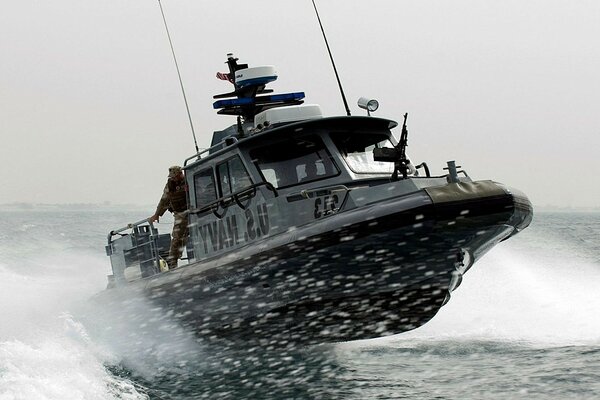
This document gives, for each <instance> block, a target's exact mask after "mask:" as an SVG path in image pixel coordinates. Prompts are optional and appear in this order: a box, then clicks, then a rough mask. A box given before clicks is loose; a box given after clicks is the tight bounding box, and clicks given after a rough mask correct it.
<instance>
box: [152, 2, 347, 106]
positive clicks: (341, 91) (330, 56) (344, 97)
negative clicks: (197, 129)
mask: <svg viewBox="0 0 600 400" xmlns="http://www.w3.org/2000/svg"><path fill="white" fill-rule="evenodd" d="M159 1H160V0H159ZM312 3H313V7H314V8H315V13H316V14H317V19H318V20H319V26H320V27H321V32H323V39H325V45H326V46H327V52H328V53H329V58H330V59H331V64H332V65H333V72H335V77H336V79H337V83H338V86H339V87H340V93H341V94H342V100H343V101H344V107H346V115H348V116H349V115H350V108H348V102H347V101H346V95H344V89H343V88H342V82H340V76H339V75H338V72H337V68H336V67H335V61H333V56H332V55H331V49H330V48H329V43H328V42H327V36H325V30H324V29H323V24H322V23H321V18H320V17H319V11H318V10H317V5H316V4H315V0H312Z"/></svg>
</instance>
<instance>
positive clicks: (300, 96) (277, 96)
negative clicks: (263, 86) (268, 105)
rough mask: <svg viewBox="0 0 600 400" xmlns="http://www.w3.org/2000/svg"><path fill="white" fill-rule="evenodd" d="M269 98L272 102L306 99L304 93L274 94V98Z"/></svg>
mask: <svg viewBox="0 0 600 400" xmlns="http://www.w3.org/2000/svg"><path fill="white" fill-rule="evenodd" d="M267 97H270V101H293V100H302V99H303V98H304V92H296V93H283V94H274V95H272V96H267Z"/></svg>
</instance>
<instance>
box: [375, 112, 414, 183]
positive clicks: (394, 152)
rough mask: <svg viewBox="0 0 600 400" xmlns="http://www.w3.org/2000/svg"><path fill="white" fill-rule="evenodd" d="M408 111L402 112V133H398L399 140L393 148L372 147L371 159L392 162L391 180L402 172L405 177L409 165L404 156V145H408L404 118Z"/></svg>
mask: <svg viewBox="0 0 600 400" xmlns="http://www.w3.org/2000/svg"><path fill="white" fill-rule="evenodd" d="M407 118H408V113H405V114H404V123H403V124H402V134H401V135H400V141H399V142H398V144H397V145H396V146H395V147H393V148H388V147H383V148H375V149H373V159H374V160H375V161H383V162H393V163H394V173H393V174H392V180H394V181H397V180H398V179H399V175H400V174H402V179H406V177H407V176H408V173H409V171H410V170H411V167H410V160H409V159H408V158H406V146H407V145H408V129H407V128H406V119H407Z"/></svg>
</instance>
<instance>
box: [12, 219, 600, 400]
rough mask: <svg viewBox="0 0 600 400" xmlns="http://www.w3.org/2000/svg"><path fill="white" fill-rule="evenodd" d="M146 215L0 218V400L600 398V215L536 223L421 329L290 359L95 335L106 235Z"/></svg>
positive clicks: (171, 333) (295, 353)
mask: <svg viewBox="0 0 600 400" xmlns="http://www.w3.org/2000/svg"><path fill="white" fill-rule="evenodd" d="M146 214H148V210H144V209H136V208H131V209H128V210H115V209H111V208H103V209H99V208H89V209H79V210H75V209H73V208H71V209H69V208H62V209H59V208H33V209H25V210H13V211H3V212H0V400H12V399H28V400H29V399H61V400H62V399H204V398H207V399H208V398H210V399H216V398H225V399H227V398H231V399H246V398H257V399H293V398H296V399H311V398H321V399H338V398H339V399H367V398H378V399H401V398H411V399H514V398H527V399H547V398H553V399H563V398H564V399H567V398H568V399H571V398H580V399H593V398H600V288H599V286H600V241H599V240H598V238H599V237H600V213H537V214H536V216H535V218H534V221H533V223H532V225H531V226H530V227H529V228H528V229H527V230H525V231H524V232H522V233H520V234H519V235H517V236H516V237H514V238H512V239H510V240H508V241H506V242H504V243H501V244H500V245H498V246H497V247H496V248H494V249H493V250H492V251H491V252H490V253H488V254H487V255H486V256H485V257H484V258H483V259H482V260H480V262H478V263H477V264H476V265H475V266H474V267H473V268H472V269H471V270H470V271H469V272H468V273H467V274H466V275H465V279H464V280H463V283H462V285H461V286H460V287H459V288H458V289H457V291H455V292H454V293H453V296H452V299H451V300H450V302H449V303H448V304H447V305H446V306H444V308H443V309H442V310H441V311H440V312H439V313H438V315H437V316H436V317H434V319H433V320H432V321H431V322H429V323H428V324H426V325H425V326H423V327H421V328H419V329H416V330H414V331H412V332H407V333H405V334H400V335H395V336H392V337H387V338H382V339H374V340H367V341H359V342H351V343H342V344H335V345H321V346H312V347H301V348H286V349H277V348H268V347H266V348H258V347H246V346H244V345H243V344H239V345H236V346H232V347H228V348H223V347H215V346H210V345H206V344H203V343H202V342H201V341H198V340H194V339H192V336H188V337H185V336H183V337H184V338H185V339H184V340H182V339H181V338H182V336H181V335H180V334H175V331H176V330H175V329H174V328H173V329H171V328H170V329H169V330H167V331H164V330H157V331H156V335H155V337H153V338H150V339H148V338H146V339H144V340H140V341H137V342H134V343H128V345H127V346H123V345H122V344H121V340H120V339H122V333H118V332H115V334H114V336H113V337H111V336H110V335H108V337H106V336H104V337H102V339H101V340H100V339H99V338H97V337H96V336H95V335H94V332H92V331H91V329H92V328H90V327H89V326H88V325H85V324H83V323H82V321H84V320H86V318H89V317H91V316H92V315H85V314H82V312H84V313H85V311H82V310H86V308H85V307H82V305H85V304H86V303H87V300H88V299H89V298H90V297H91V296H92V295H94V294H95V293H97V292H99V291H101V290H103V289H104V287H105V284H106V275H107V273H109V260H108V257H106V254H105V251H104V246H105V244H106V236H107V233H108V231H110V230H111V229H114V228H119V227H122V226H124V225H125V223H126V222H131V221H137V220H139V219H142V218H143V217H144V216H147V215H146ZM168 222H169V221H167V222H166V223H164V222H163V223H161V224H160V227H161V230H163V231H168V230H169V228H170V226H169V223H168ZM88 313H93V311H89V310H88ZM135 329H136V327H131V329H130V334H135ZM175 338H177V340H175Z"/></svg>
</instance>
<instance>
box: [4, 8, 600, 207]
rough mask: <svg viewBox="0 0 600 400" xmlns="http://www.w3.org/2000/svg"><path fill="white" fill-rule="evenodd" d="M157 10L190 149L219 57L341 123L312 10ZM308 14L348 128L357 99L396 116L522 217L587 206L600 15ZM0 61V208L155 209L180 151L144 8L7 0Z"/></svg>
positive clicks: (203, 139) (593, 166) (223, 119)
mask: <svg viewBox="0 0 600 400" xmlns="http://www.w3.org/2000/svg"><path fill="white" fill-rule="evenodd" d="M161 4H162V5H163V8H164V11H165V15H166V17H167V22H168V24H169V29H170V32H171V37H172V39H173V43H174V46H175V52H176V55H177V58H178V62H179V66H180V69H181V74H182V78H183V82H184V85H185V88H186V94H187V98H188V102H189V105H190V109H191V115H192V119H193V123H194V127H195V130H196V135H197V139H198V145H199V146H200V147H207V146H208V144H209V143H210V140H211V137H212V132H213V131H215V130H220V129H223V128H225V127H227V126H229V125H231V124H232V123H234V119H233V117H228V116H220V115H217V114H216V112H215V111H214V110H213V108H212V103H213V101H214V100H213V98H212V96H213V95H215V94H219V93H225V92H228V91H229V90H230V89H231V87H230V85H229V84H228V83H226V82H223V81H219V80H217V79H216V78H215V73H216V72H217V71H221V72H226V71H227V69H226V66H225V64H224V63H225V61H226V54H227V53H230V52H232V53H234V54H235V55H236V56H237V57H239V58H240V62H244V63H248V64H250V66H260V65H274V66H275V67H276V69H277V71H278V74H279V79H278V80H277V81H276V82H274V83H272V84H271V85H270V87H271V88H273V89H275V90H276V91H277V92H285V91H304V92H305V93H306V99H305V101H306V103H307V104H315V103H316V104H320V105H321V107H322V110H323V112H324V114H325V115H327V116H332V115H343V114H345V111H344V106H343V103H342V101H341V98H340V95H339V90H338V88H337V82H336V80H335V76H334V74H333V69H332V67H331V64H330V61H329V58H328V55H327V50H326V47H325V44H324V42H323V39H322V36H321V31H320V29H319V26H318V22H317V19H316V17H315V14H314V9H313V7H312V3H311V1H310V0H230V1H227V2H214V1H203V0H194V1H192V0H162V2H161ZM317 6H318V7H319V12H320V15H321V19H322V22H323V24H324V28H325V31H326V33H327V36H328V40H329V44H330V46H331V49H332V52H333V55H334V58H335V60H336V64H337V69H338V72H339V74H340V78H341V80H342V84H343V87H344V90H345V93H346V97H347V98H348V102H349V104H350V108H351V111H352V113H353V115H362V114H364V112H363V110H360V109H359V108H358V107H357V105H356V100H357V99H358V98H359V97H361V96H366V97H372V98H375V99H377V100H378V101H379V103H380V108H379V110H378V111H377V112H376V113H375V115H377V116H380V117H386V118H391V119H395V120H398V121H399V120H401V118H402V115H403V114H404V113H405V112H408V113H409V132H410V136H409V147H408V154H409V156H410V158H411V160H412V161H413V162H414V163H420V162H422V161H426V162H427V163H428V164H429V166H430V168H431V169H432V172H434V173H435V174H442V173H443V171H442V168H443V167H444V166H445V164H446V161H448V160H456V162H457V164H458V165H460V166H462V167H463V168H464V169H465V170H466V171H467V173H469V175H470V176H471V177H472V178H473V179H492V180H495V181H499V182H502V183H504V184H506V185H508V186H511V187H515V188H518V189H520V190H522V191H523V192H525V193H526V194H527V195H528V196H529V197H530V199H531V200H532V202H533V203H534V205H537V206H549V205H553V206H559V207H599V206H600V183H599V182H600V180H599V179H598V173H599V172H600V157H599V156H598V152H599V151H600V75H599V73H598V71H600V23H599V21H600V2H598V1H597V0H592V1H586V0H578V1H568V0H564V1H556V0H529V1H514V0H507V1H485V0H477V1H476V0H473V1H467V0H457V1H442V0H437V1H433V0H432V1H423V0H419V1H416V0H414V1H404V0H370V1H355V0H317ZM0 50H1V51H0V57H1V60H2V62H0V138H1V139H2V145H1V146H0V163H1V164H0V166H1V168H0V180H1V182H2V189H1V190H0V204H3V203H13V202H30V203H102V202H111V203H113V204H121V203H129V204H154V203H156V202H157V201H158V199H159V197H160V195H161V192H162V188H163V186H164V182H165V180H166V176H167V169H168V167H169V166H170V165H173V164H181V163H182V162H183V160H184V159H185V158H187V157H189V156H191V155H193V154H194V152H195V150H194V142H193V138H192V134H191V130H190V127H189V122H188V117H187V114H186V111H185V105H184V102H183V97H182V94H181V89H180V86H179V81H178V79H177V73H176V70H175V66H174V63H173V59H172V56H171V50H170V48H169V43H168V39H167V37H166V34H165V28H164V25H163V22H162V17H161V14H160V8H159V5H158V2H157V1H156V0H154V1H153V0H127V1H116V0H102V1H98V0H96V1H91V0H55V1H52V2H50V1H40V0H37V1H33V0H20V1H13V2H8V1H5V2H3V6H2V12H1V13H0ZM396 134H397V135H398V134H399V130H398V132H396ZM149 211H150V212H151V211H152V210H149Z"/></svg>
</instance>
